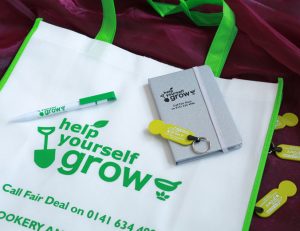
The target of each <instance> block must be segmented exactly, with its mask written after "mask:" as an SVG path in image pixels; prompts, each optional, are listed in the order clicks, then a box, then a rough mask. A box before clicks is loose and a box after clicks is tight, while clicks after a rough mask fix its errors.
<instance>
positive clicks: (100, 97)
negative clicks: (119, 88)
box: [79, 91, 117, 105]
mask: <svg viewBox="0 0 300 231" xmlns="http://www.w3.org/2000/svg"><path fill="white" fill-rule="evenodd" d="M116 99H117V97H116V95H115V92H114V91H110V92H107V93H103V94H99V95H93V96H89V97H85V98H82V99H79V104H80V105H84V104H89V103H97V102H98V101H103V100H107V101H114V100H116Z"/></svg>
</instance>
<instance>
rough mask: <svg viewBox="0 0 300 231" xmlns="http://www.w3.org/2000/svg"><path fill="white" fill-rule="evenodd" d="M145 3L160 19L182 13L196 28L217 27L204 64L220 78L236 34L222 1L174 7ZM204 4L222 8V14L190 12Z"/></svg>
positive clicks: (187, 0)
mask: <svg viewBox="0 0 300 231" xmlns="http://www.w3.org/2000/svg"><path fill="white" fill-rule="evenodd" d="M147 1H148V3H149V4H150V5H151V6H152V7H153V8H154V9H155V10H156V11H157V12H158V14H159V15H160V16H161V17H164V16H166V15H170V14H175V13H179V12H184V13H185V14H186V15H187V16H188V17H189V18H190V19H191V20H192V22H193V23H195V24H196V25H197V26H217V25H219V27H218V29H217V32H216V34H215V37H214V39H213V41H212V43H211V45H210V48H209V50H208V53H207V56H206V59H205V64H206V65H209V66H210V67H211V69H212V71H213V73H214V74H215V76H220V74H221V72H222V69H223V67H224V64H225V62H226V59H227V56H228V54H229V51H230V48H231V46H232V44H233V42H234V39H235V37H236V34H237V27H236V25H235V16H234V13H233V11H232V10H231V9H230V7H229V6H228V5H227V4H226V2H225V1H224V0H179V4H178V5H174V4H169V3H160V2H154V1H153V0H147ZM204 4H212V5H219V6H222V7H223V12H221V13H201V12H197V11H191V10H190V9H192V8H194V7H196V6H200V5H204Z"/></svg>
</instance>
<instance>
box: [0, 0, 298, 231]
mask: <svg viewBox="0 0 300 231" xmlns="http://www.w3.org/2000/svg"><path fill="white" fill-rule="evenodd" d="M115 2H116V9H117V17H118V27H117V34H116V38H115V41H114V44H115V45H117V46H119V47H122V48H124V49H126V50H129V51H132V52H134V53H136V54H140V55H145V56H148V57H151V58H154V59H157V60H159V61H162V62H164V63H168V64H172V65H175V66H178V67H182V68H189V67H193V66H195V65H201V64H203V62H204V59H205V56H206V53H207V50H208V48H209V45H210V42H211V41H212V38H213V36H214V33H215V28H199V27H196V26H195V25H193V24H192V23H191V22H190V21H189V20H188V19H187V18H186V16H185V15H183V14H177V15H172V16H168V17H166V18H160V17H159V16H158V15H157V14H156V13H155V12H154V10H153V9H152V8H151V7H150V6H149V5H148V4H147V3H146V1H145V0H127V1H124V0H116V1H115ZM227 2H228V4H229V5H230V6H231V8H232V9H233V11H234V12H235V14H236V20H237V25H238V28H239V32H238V36H237V38H236V41H235V43H234V45H233V47H232V50H231V52H230V54H229V57H228V60H227V62H226V64H225V68H224V71H223V73H222V77H224V78H233V77H235V78H241V79H249V80H260V81H268V82H275V81H276V79H277V77H278V76H282V77H283V78H284V84H285V85H284V97H283V104H282V107H281V111H280V114H283V113H285V112H293V113H295V114H297V115H298V116H300V107H299V104H300V100H299V96H298V95H297V93H298V92H299V90H298V89H299V86H300V77H299V74H300V49H299V47H300V30H299V28H300V14H299V12H300V1H299V0H289V1H283V0H257V1H255V0H228V1H227ZM101 16H102V14H101V4H100V0H43V1H34V0H23V1H21V0H4V1H3V0H2V1H0V76H3V74H4V72H5V70H6V69H7V67H8V65H9V64H10V62H11V61H12V58H13V57H14V55H15V54H16V52H17V50H18V48H19V47H20V45H21V43H22V41H23V40H24V38H25V36H26V35H27V33H28V31H29V30H30V29H31V27H32V25H33V22H34V19H35V18H36V17H42V18H43V19H44V21H46V22H49V23H52V24H54V25H58V26H61V27H65V28H68V29H71V30H74V31H77V32H79V33H82V34H85V35H88V36H90V37H94V36H95V35H96V34H97V32H98V29H99V26H100V24H101V20H102V19H101ZM29 94H30V93H29ZM245 106H247V105H245ZM273 142H274V143H275V144H292V145H299V146H300V125H298V126H296V127H293V128H284V129H282V130H279V131H276V132H275V135H274V139H273ZM285 179H289V180H291V181H293V182H295V184H296V185H297V186H298V188H299V190H300V163H299V162H298V163H297V162H292V161H285V160H281V159H279V158H277V157H276V156H273V155H271V156H269V157H268V161H267V164H266V167H265V171H264V176H263V180H262V184H261V188H260V193H259V196H258V198H261V197H262V196H263V195H264V194H266V193H267V192H268V191H270V190H271V189H273V188H275V187H277V186H278V184H279V183H280V182H281V181H282V180H285ZM187 230H188V227H187ZM251 230H272V231H276V230H289V231H293V230H294V231H299V230H300V193H298V194H296V196H294V197H292V198H290V199H288V202H287V204H286V205H285V206H284V207H282V208H281V209H280V210H279V211H277V212H276V213H275V214H274V215H273V216H272V217H270V218H268V219H262V218H259V217H257V216H255V215H254V217H253V220H252V224H251Z"/></svg>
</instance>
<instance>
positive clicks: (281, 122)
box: [275, 116, 285, 130]
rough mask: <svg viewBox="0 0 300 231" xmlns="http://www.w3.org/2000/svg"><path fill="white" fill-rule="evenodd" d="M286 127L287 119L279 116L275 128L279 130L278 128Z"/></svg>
mask: <svg viewBox="0 0 300 231" xmlns="http://www.w3.org/2000/svg"><path fill="white" fill-rule="evenodd" d="M284 127H285V121H284V120H283V117H282V116H278V118H277V123H276V127H275V129H276V130H278V129H282V128H284Z"/></svg>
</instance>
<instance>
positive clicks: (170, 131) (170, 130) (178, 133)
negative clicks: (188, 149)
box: [148, 120, 195, 145]
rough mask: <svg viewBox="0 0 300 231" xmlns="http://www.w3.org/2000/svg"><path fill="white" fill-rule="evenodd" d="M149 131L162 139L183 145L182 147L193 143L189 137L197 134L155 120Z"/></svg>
mask: <svg viewBox="0 0 300 231" xmlns="http://www.w3.org/2000/svg"><path fill="white" fill-rule="evenodd" d="M148 130H149V132H150V133H151V134H153V135H159V134H160V135H161V137H163V138H165V139H167V140H171V141H173V142H176V143H179V144H182V145H190V144H192V143H193V141H192V140H188V139H187V137H188V136H189V135H192V136H195V134H194V133H193V132H192V131H190V130H188V129H185V128H182V127H179V126H175V125H173V124H165V123H164V122H163V121H161V120H153V121H152V122H151V123H150V124H149V126H148Z"/></svg>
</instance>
